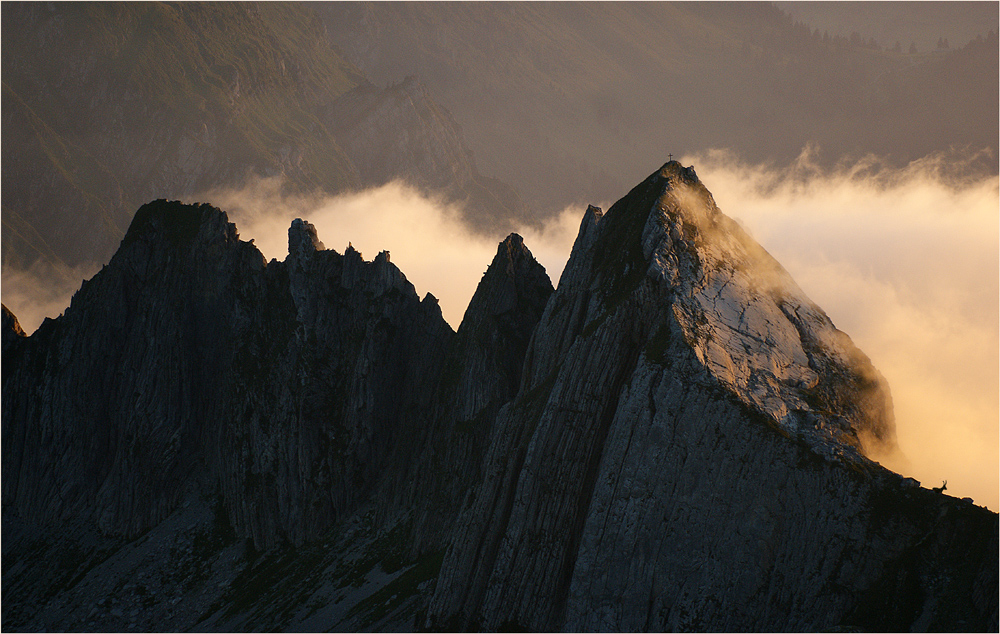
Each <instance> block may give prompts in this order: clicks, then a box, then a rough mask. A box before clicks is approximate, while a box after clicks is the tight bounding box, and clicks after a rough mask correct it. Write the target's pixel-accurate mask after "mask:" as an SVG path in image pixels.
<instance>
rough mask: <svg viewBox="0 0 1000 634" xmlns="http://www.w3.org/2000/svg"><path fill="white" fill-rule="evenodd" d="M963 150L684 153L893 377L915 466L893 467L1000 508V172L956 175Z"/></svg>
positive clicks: (903, 443)
mask: <svg viewBox="0 0 1000 634" xmlns="http://www.w3.org/2000/svg"><path fill="white" fill-rule="evenodd" d="M956 160H960V158H956V157H955V156H944V155H938V156H931V157H927V158H925V159H923V160H922V161H919V162H916V163H913V164H911V165H910V166H908V167H907V168H905V169H896V170H893V169H887V168H884V167H881V166H880V165H879V162H878V161H877V160H876V159H872V158H870V159H866V160H864V161H861V162H859V163H854V164H850V165H842V166H840V167H839V168H837V169H833V170H823V169H821V168H819V167H817V166H816V165H815V164H814V163H813V162H812V161H811V160H810V152H809V150H808V149H807V151H805V152H804V153H803V155H802V156H801V157H800V159H799V161H798V162H796V163H795V164H793V165H792V166H790V167H787V168H784V169H778V168H774V167H772V166H761V165H748V164H745V163H742V162H740V161H739V160H737V159H735V158H734V157H733V156H732V155H731V154H729V153H726V152H719V151H716V152H709V153H707V154H705V155H702V156H691V157H685V159H684V162H685V163H693V164H694V165H695V169H696V170H697V171H698V174H699V176H700V178H701V179H702V181H703V182H704V183H705V184H706V186H707V187H708V188H709V189H710V190H711V191H712V193H713V196H714V197H715V200H716V202H717V203H718V205H719V207H720V208H721V209H722V210H723V212H725V213H727V214H728V215H730V216H732V217H734V218H736V219H738V220H739V221H740V222H741V223H742V224H743V225H744V226H745V227H747V228H748V229H749V231H750V233H751V234H752V235H753V236H754V237H755V238H756V239H757V240H758V241H759V242H760V243H761V244H762V245H763V246H764V247H765V248H766V249H767V250H768V251H769V252H770V253H771V254H772V255H773V256H775V258H776V259H777V260H778V261H779V262H781V263H782V265H783V266H784V267H785V268H786V269H787V270H788V271H789V272H790V273H791V275H792V277H794V278H795V280H796V282H798V284H799V285H800V286H801V287H802V288H803V290H804V291H805V292H806V293H807V294H808V295H809V296H810V297H811V298H812V299H813V301H815V302H816V303H817V304H819V305H820V306H821V307H822V308H823V309H824V310H825V311H826V312H827V313H828V314H829V315H830V317H831V319H833V321H834V323H835V324H836V325H837V327H838V328H840V329H841V330H843V331H844V332H846V333H847V334H849V335H850V336H851V338H852V339H853V340H854V341H855V343H856V344H857V345H858V347H860V348H861V349H862V350H863V351H864V352H865V353H866V354H868V356H869V357H871V359H872V362H873V363H874V364H875V366H876V367H877V368H878V369H879V370H880V371H881V372H882V373H883V375H885V377H886V378H887V380H888V381H889V384H890V387H891V389H892V396H893V402H894V407H895V413H896V425H897V433H898V437H899V444H900V447H901V449H902V451H903V452H904V454H905V455H906V457H907V458H908V459H909V462H910V465H909V467H908V468H907V467H906V463H905V462H903V461H901V460H897V459H894V458H893V457H886V458H885V459H884V462H885V464H886V465H887V466H889V467H890V468H894V469H896V470H907V471H908V472H909V474H910V475H913V476H914V477H916V478H917V479H919V480H921V481H923V482H924V483H925V485H926V486H937V485H939V484H940V482H941V481H942V480H948V492H949V493H951V494H953V495H958V496H969V497H972V498H974V499H975V500H976V501H977V502H978V503H980V504H986V505H988V506H989V507H990V508H992V509H997V508H1000V504H998V473H1000V464H998V455H1000V450H998V447H1000V434H998V427H1000V425H998V421H1000V407H998V399H1000V390H998V385H1000V371H998V367H1000V352H998V351H1000V337H998V323H1000V317H998V306H1000V247H998V245H1000V241H998V235H1000V220H998V218H1000V214H998V209H1000V197H998V179H997V178H996V177H992V178H985V179H979V180H969V181H956V180H955V179H954V178H953V177H951V176H949V175H950V174H951V175H953V174H954V173H955V169H954V167H955V165H954V164H953V163H949V164H947V165H945V164H943V163H945V162H952V161H956Z"/></svg>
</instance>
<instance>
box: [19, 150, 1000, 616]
mask: <svg viewBox="0 0 1000 634" xmlns="http://www.w3.org/2000/svg"><path fill="white" fill-rule="evenodd" d="M2 327H3V376H2V380H3V399H2V408H3V421H2V423H3V429H2V433H3V436H2V450H3V460H2V465H3V522H4V553H3V555H4V573H3V584H4V596H5V598H10V597H15V599H14V600H7V601H5V602H4V612H3V621H4V627H5V628H24V629H41V628H43V627H44V628H46V629H64V630H65V629H72V630H76V629H89V630H123V629H129V630H144V629H161V628H162V629H177V630H182V629H183V630H187V629H192V628H198V629H212V630H226V631H234V630H242V629H250V628H263V629H274V630H289V629H307V630H310V631H317V630H330V629H341V630H342V629H383V630H395V631H398V630H405V629H418V628H432V629H437V628H482V629H485V630H500V629H509V628H527V629H531V630H534V631H541V630H579V631H589V630H601V631H603V630H610V631H625V630H656V631H667V630H671V631H673V630H684V629H705V630H720V631H721V630H774V631H778V630H814V629H827V628H860V629H877V630H910V629H960V628H971V629H991V628H992V629H995V628H996V623H997V561H998V552H997V544H998V539H1000V534H998V522H997V516H996V514H994V513H991V512H989V511H987V510H986V509H982V508H979V507H976V506H974V505H973V504H972V503H971V502H969V501H964V500H963V501H960V500H956V499H954V498H951V497H949V496H946V495H942V494H940V493H937V492H932V491H930V490H927V489H922V488H920V487H919V485H918V484H917V483H916V482H915V481H913V480H909V479H904V478H903V477H902V476H899V475H897V474H894V473H891V472H889V471H887V470H885V469H883V468H882V467H880V466H879V465H878V464H876V463H874V462H872V461H871V460H869V459H868V458H866V457H865V452H866V451H868V450H869V449H870V448H871V447H875V446H881V447H889V446H892V445H893V444H894V442H895V434H894V429H893V422H892V414H891V403H890V398H889V393H888V388H887V387H886V385H885V382H884V381H883V380H882V378H881V377H880V376H879V374H878V372H877V371H876V370H875V369H874V368H873V367H872V366H871V363H870V362H869V361H868V359H867V358H866V357H865V356H864V355H863V354H862V353H861V352H860V351H859V350H857V349H856V348H855V347H854V346H853V344H852V343H851V342H850V339H849V338H848V337H847V336H846V335H844V334H843V333H841V332H839V331H838V330H837V329H836V328H835V327H834V326H833V324H832V323H831V322H830V320H829V319H828V318H827V316H826V315H825V314H824V313H823V312H822V310H820V309H819V308H818V307H816V306H815V305H814V304H812V303H811V302H810V301H809V300H808V298H806V297H805V296H804V295H803V293H802V291H801V290H800V289H798V287H796V286H795V284H794V283H793V282H792V281H791V280H790V279H789V277H788V275H787V274H786V273H785V272H784V271H783V270H782V269H781V267H780V266H779V265H778V264H777V263H776V262H774V261H773V259H771V258H770V257H769V256H768V255H767V254H766V253H764V252H763V250H762V249H761V248H760V247H759V246H757V245H756V244H755V243H754V242H753V241H752V240H750V238H748V237H747V236H746V235H745V234H744V233H743V232H742V231H740V229H739V228H738V227H737V226H736V225H735V223H733V222H732V221H730V220H729V219H727V218H726V217H725V216H724V215H722V214H721V212H720V211H719V210H718V208H717V207H716V206H715V204H714V202H713V201H712V198H711V195H710V194H709V193H708V191H707V190H706V189H705V188H704V186H703V185H702V184H701V183H700V181H699V180H698V178H697V176H696V175H695V173H694V171H693V170H692V169H691V168H684V167H683V166H681V165H680V164H678V163H676V162H671V163H668V164H666V165H664V166H663V167H662V168H661V170H659V171H658V172H656V173H655V174H653V175H651V176H650V177H649V178H648V179H646V180H645V181H643V182H642V183H640V184H639V185H638V186H637V187H635V188H634V189H633V190H632V191H631V192H630V193H629V194H628V195H627V196H625V197H624V198H623V199H621V200H620V201H619V202H618V203H616V204H615V205H614V206H613V207H612V208H611V209H610V210H609V211H608V212H607V213H606V214H605V213H603V212H602V211H601V210H600V209H597V208H596V207H590V208H588V209H587V211H586V212H585V214H584V217H583V220H582V223H581V228H580V234H579V236H578V238H577V241H576V244H575V245H574V248H573V252H572V255H571V257H570V260H569V262H568V264H567V266H566V268H565V270H564V272H563V275H562V279H561V280H560V282H559V287H558V290H555V291H553V289H552V286H551V283H550V281H549V279H548V277H547V276H546V275H545V272H544V269H542V267H541V266H540V265H539V264H538V263H537V262H536V261H535V260H534V258H533V257H532V256H531V254H530V252H529V251H528V249H527V248H526V247H525V245H524V243H523V241H522V240H521V239H520V237H519V236H516V235H511V236H509V237H508V238H507V239H506V240H505V241H504V242H502V243H501V244H500V245H499V247H498V250H497V254H496V256H495V258H494V259H493V262H492V263H491V264H490V266H489V268H488V269H487V271H486V273H485V274H484V276H483V279H482V281H481V282H480V285H479V287H478V289H477V291H476V294H475V296H474V297H473V299H472V301H471V302H470V305H469V308H468V310H467V311H466V314H465V317H464V319H463V322H462V325H461V327H460V328H459V331H458V332H457V333H454V332H452V331H451V329H450V328H449V327H448V326H447V324H446V323H445V322H444V321H443V319H442V318H441V314H440V310H439V309H438V307H437V304H436V301H435V300H434V298H433V297H432V296H430V295H428V296H426V297H425V298H424V299H423V300H421V299H419V298H418V297H417V295H416V293H415V292H414V289H413V287H412V285H410V284H409V283H408V282H407V281H406V278H405V277H404V276H403V274H402V273H401V272H400V271H399V270H398V269H397V268H396V267H395V266H394V265H392V264H391V263H390V262H389V255H388V253H384V252H383V253H380V254H379V255H378V256H377V257H375V258H374V260H373V261H370V262H369V261H365V260H364V259H363V257H362V256H361V254H360V253H358V252H357V251H356V250H354V249H353V248H350V247H348V249H347V251H346V252H345V253H344V254H339V253H337V252H335V251H331V250H326V249H324V248H323V245H322V243H321V242H320V240H319V237H318V236H317V235H316V231H315V229H314V228H313V227H312V226H311V225H310V224H309V223H308V222H304V221H302V220H296V221H295V222H293V224H292V226H291V228H290V229H289V255H288V257H287V258H286V260H285V261H284V262H277V261H271V262H265V261H264V258H263V257H262V256H261V254H260V252H259V251H257V249H256V248H255V247H254V246H253V245H252V244H250V243H246V242H242V241H240V240H239V237H238V234H237V231H236V228H235V227H234V226H233V225H232V224H230V223H229V222H228V220H227V217H226V215H225V214H224V213H223V212H221V211H219V210H217V209H215V208H213V207H211V206H209V205H183V204H180V203H171V202H165V201H156V202H153V203H150V204H148V205H145V206H143V207H142V208H141V209H139V211H138V212H136V214H135V216H134V219H133V221H132V224H131V226H130V228H129V231H128V233H127V234H126V236H125V238H124V239H123V241H122V244H121V246H120V248H119V251H118V253H117V254H116V255H115V257H114V258H113V259H112V261H111V262H110V263H109V264H108V265H107V266H106V267H105V268H104V269H103V270H102V271H101V272H99V273H98V274H97V275H96V276H95V277H94V278H93V279H92V280H90V281H88V282H87V283H85V284H84V286H83V287H82V288H81V289H80V291H79V292H78V293H77V295H76V296H75V297H74V300H73V303H72V305H71V306H70V308H69V309H68V310H67V311H66V313H65V314H64V315H63V316H62V317H60V318H59V319H56V320H48V321H46V322H45V323H44V324H43V325H42V326H41V327H40V328H39V329H38V331H36V332H35V333H34V334H33V335H31V336H30V337H28V336H25V335H24V333H23V332H21V330H20V328H19V327H18V325H17V321H16V318H15V317H14V315H13V314H12V313H10V312H9V311H7V310H6V309H5V310H4V314H3V321H2Z"/></svg>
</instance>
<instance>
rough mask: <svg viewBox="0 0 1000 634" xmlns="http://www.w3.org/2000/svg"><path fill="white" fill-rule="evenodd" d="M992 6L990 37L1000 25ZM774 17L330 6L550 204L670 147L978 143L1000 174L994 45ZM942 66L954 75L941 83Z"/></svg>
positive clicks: (472, 140)
mask: <svg viewBox="0 0 1000 634" xmlns="http://www.w3.org/2000/svg"><path fill="white" fill-rule="evenodd" d="M878 4H879V5H889V8H887V9H886V10H887V11H889V10H891V11H896V12H897V13H899V14H900V15H902V14H905V11H906V5H905V3H878ZM992 7H993V9H992V14H993V19H992V20H987V21H983V22H982V23H981V24H980V25H979V28H980V30H979V31H978V34H980V35H981V36H983V37H986V36H987V34H988V32H989V31H990V30H993V31H996V29H997V26H996V25H997V8H996V5H995V4H994V5H992ZM781 8H782V5H781V4H780V3H779V4H777V5H775V4H771V3H754V2H676V3H672V2H655V3H647V2H643V3H610V2H586V3H567V2H559V3H512V4H511V3H491V2H476V3H448V2H436V3H418V2H392V3H353V2H336V3H326V4H324V5H322V9H321V11H322V13H323V15H324V16H325V18H326V22H327V25H328V27H329V29H330V33H331V35H332V37H333V38H334V40H335V41H336V42H337V43H338V45H340V46H341V48H342V49H343V50H344V52H345V55H346V56H347V57H348V59H350V60H351V61H353V62H354V63H356V64H357V65H358V66H359V67H360V68H361V69H362V70H364V72H365V73H367V74H368V75H369V76H370V77H372V79H373V80H374V81H376V82H389V81H395V80H396V78H398V77H400V76H402V75H411V74H413V75H416V76H417V77H418V78H420V79H421V80H422V81H424V82H425V83H426V84H427V85H428V86H429V87H430V89H431V90H432V91H433V92H434V94H435V95H436V96H437V98H438V99H439V100H440V101H441V102H442V103H444V104H445V105H446V106H447V107H448V108H449V109H450V110H451V111H452V112H453V113H454V115H455V117H456V119H457V120H458V122H459V123H460V124H461V125H462V127H463V129H464V130H465V133H466V136H467V138H468V140H469V144H470V146H471V147H472V149H473V150H474V151H475V153H476V156H477V158H478V159H479V162H480V164H481V165H482V166H484V169H486V170H488V171H489V172H490V173H491V174H495V175H496V176H498V177H499V178H501V179H503V180H505V181H506V182H509V183H513V184H516V186H517V187H518V188H519V191H520V192H521V194H522V197H523V198H524V199H525V200H526V201H528V202H529V204H530V205H531V206H532V207H533V208H535V209H536V210H539V211H552V210H558V209H561V208H562V207H563V206H564V205H566V204H568V203H570V202H586V201H592V200H613V199H614V197H615V196H616V195H617V192H619V191H621V190H623V189H625V188H626V187H627V186H628V184H629V183H630V182H633V181H635V180H637V179H639V178H641V177H642V175H643V174H644V173H645V171H646V170H647V168H646V166H647V165H649V164H650V163H653V162H656V161H659V160H660V159H661V157H664V156H666V155H667V153H668V152H670V153H673V154H675V155H681V154H683V153H693V152H698V151H702V150H706V149H709V148H712V147H719V148H730V149H733V150H735V151H736V152H737V153H738V154H739V155H740V156H741V157H742V158H744V159H745V160H749V161H752V162H767V161H776V162H779V163H782V162H787V161H789V160H791V159H794V158H795V157H796V156H797V155H798V154H799V153H800V151H801V150H802V148H803V147H804V146H805V145H806V144H807V143H817V144H819V146H820V147H821V148H822V150H823V153H822V154H821V156H820V158H821V159H822V160H824V161H827V162H834V161H837V160H840V159H841V158H843V157H845V156H850V155H853V156H855V157H857V156H859V155H861V154H865V153H868V152H874V153H876V154H879V155H883V156H887V157H888V158H889V160H890V161H892V162H895V163H897V164H898V163H903V164H905V163H906V162H908V161H911V160H914V159H917V158H921V157H923V156H925V155H927V154H929V153H932V152H938V151H947V150H949V149H950V148H951V147H952V146H956V147H963V146H965V145H970V146H972V148H973V149H974V150H979V149H982V148H988V149H991V150H992V151H993V157H992V158H986V159H985V160H983V161H982V163H981V164H980V165H978V166H977V168H978V169H983V170H989V171H992V172H994V173H995V171H996V162H995V161H996V155H997V149H998V146H997V143H998V142H997V138H998V127H997V125H998V124H997V99H998V94H997V86H998V83H997V82H998V80H997V77H998V74H1000V67H998V53H997V46H996V43H995V40H993V41H992V43H988V45H987V46H983V47H974V48H973V49H970V50H968V51H966V52H965V54H963V53H962V52H961V51H959V50H955V49H962V48H963V47H965V46H966V45H967V44H968V41H965V42H957V41H956V42H952V44H951V46H952V50H951V51H936V50H935V51H930V52H928V51H926V50H923V51H922V52H921V53H920V54H917V55H910V54H909V53H908V45H909V42H906V45H907V47H904V48H903V49H902V50H901V51H899V52H895V51H893V50H891V48H892V47H893V45H894V42H886V41H881V42H878V45H880V47H881V50H877V49H875V48H872V47H871V42H870V41H869V39H864V40H862V39H861V38H860V36H858V38H857V39H856V40H855V39H852V38H851V37H849V36H848V35H846V34H845V35H844V36H843V37H839V38H837V37H831V36H830V34H827V36H826V37H825V38H824V36H823V33H822V32H821V31H818V30H815V29H812V28H810V26H809V25H804V24H796V23H795V22H793V20H792V19H791V18H790V17H789V16H788V15H786V14H785V13H783V12H782V10H781ZM981 13H982V12H979V13H977V14H976V15H979V14H981ZM966 21H968V20H966ZM833 35H834V36H835V35H836V33H834V34H833ZM945 66H947V67H948V68H949V71H948V73H949V76H950V77H952V78H953V81H946V82H945V83H944V84H934V83H932V82H931V81H930V80H931V79H932V78H933V79H939V78H940V77H941V73H942V70H943V68H944V67H945ZM934 86H939V87H937V88H935V87H934ZM941 86H947V88H946V89H942V87H941ZM959 106H960V107H959ZM574 196H578V197H579V196H583V198H581V199H580V200H579V201H574V200H573V197H574Z"/></svg>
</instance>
